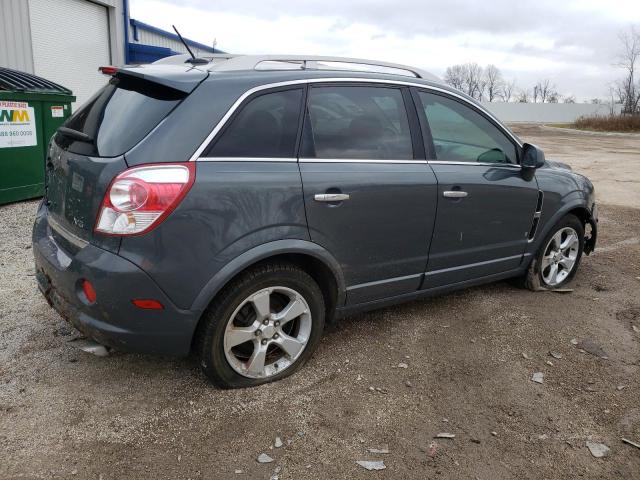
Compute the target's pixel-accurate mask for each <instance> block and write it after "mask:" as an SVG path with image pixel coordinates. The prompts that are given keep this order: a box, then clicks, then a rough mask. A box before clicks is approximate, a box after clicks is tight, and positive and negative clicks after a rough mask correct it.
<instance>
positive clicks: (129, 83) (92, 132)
mask: <svg viewBox="0 0 640 480" xmlns="http://www.w3.org/2000/svg"><path fill="white" fill-rule="evenodd" d="M186 96H187V94H186V93H184V92H180V91H178V90H175V89H173V88H169V87H165V86H163V85H159V84H157V83H154V82H150V81H147V80H143V79H140V78H136V77H129V76H122V77H114V78H112V79H111V80H110V81H109V83H108V84H107V85H106V86H105V87H104V88H103V89H102V90H100V91H99V92H98V93H96V94H95V95H94V96H93V97H92V98H91V99H90V100H89V101H88V102H87V103H86V104H84V105H83V106H82V107H81V108H80V110H78V111H77V112H76V113H75V114H74V115H73V116H72V117H71V118H69V120H68V121H67V122H66V123H65V125H64V126H65V127H66V128H68V129H71V130H75V131H77V132H80V133H82V134H85V135H88V136H89V137H90V138H91V140H85V141H79V140H78V139H77V138H73V135H67V134H60V133H58V135H57V137H56V141H57V143H58V144H59V145H61V146H63V147H65V148H68V149H69V150H70V151H72V152H75V153H80V154H83V155H92V156H99V157H115V156H118V155H122V154H123V153H125V152H126V151H127V150H129V149H130V148H131V147H133V146H135V145H136V144H137V143H138V142H140V140H142V139H143V138H144V137H145V136H146V135H147V134H148V133H149V132H150V131H151V130H153V128H154V127H155V126H156V125H158V124H159V123H160V121H162V119H163V118H165V117H166V116H167V115H168V114H169V113H170V112H171V110H173V108H175V106H176V105H178V103H180V101H181V100H182V99H184V98H185V97H186Z"/></svg>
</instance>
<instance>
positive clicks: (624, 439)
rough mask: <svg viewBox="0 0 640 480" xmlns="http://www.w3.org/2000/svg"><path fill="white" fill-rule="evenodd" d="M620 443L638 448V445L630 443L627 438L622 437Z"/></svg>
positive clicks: (639, 444) (639, 445)
mask: <svg viewBox="0 0 640 480" xmlns="http://www.w3.org/2000/svg"><path fill="white" fill-rule="evenodd" d="M622 441H623V442H624V443H627V444H629V445H631V446H633V447H636V448H640V443H636V442H632V441H631V440H629V439H628V438H624V437H623V438H622Z"/></svg>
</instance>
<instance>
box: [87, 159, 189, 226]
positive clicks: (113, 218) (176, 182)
mask: <svg viewBox="0 0 640 480" xmlns="http://www.w3.org/2000/svg"><path fill="white" fill-rule="evenodd" d="M194 180H195V164H194V163H192V162H191V163H182V164H162V165H149V166H145V167H136V168H131V169H129V170H125V171H124V172H122V173H121V174H120V175H118V176H117V177H116V178H115V179H114V180H113V182H112V183H111V185H110V186H109V189H108V190H107V192H106V193H105V196H104V199H103V200H102V207H101V208H100V213H99V214H98V221H97V223H96V227H95V230H96V232H100V233H105V234H107V235H140V234H143V233H146V232H148V231H150V230H151V229H152V228H154V227H156V226H157V225H159V224H160V223H161V222H162V220H164V219H165V218H166V217H167V216H168V215H169V214H170V213H171V212H172V211H173V210H174V209H175V208H176V207H177V206H178V204H179V203H180V201H181V200H182V199H183V198H184V196H185V195H186V194H187V192H188V191H189V189H190V188H191V185H193V181H194Z"/></svg>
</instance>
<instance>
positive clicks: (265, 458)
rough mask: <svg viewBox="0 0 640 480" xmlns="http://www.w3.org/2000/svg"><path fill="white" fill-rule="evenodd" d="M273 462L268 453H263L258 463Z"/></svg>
mask: <svg viewBox="0 0 640 480" xmlns="http://www.w3.org/2000/svg"><path fill="white" fill-rule="evenodd" d="M271 462H273V458H271V457H270V456H269V455H267V454H266V453H261V454H260V455H258V463H271Z"/></svg>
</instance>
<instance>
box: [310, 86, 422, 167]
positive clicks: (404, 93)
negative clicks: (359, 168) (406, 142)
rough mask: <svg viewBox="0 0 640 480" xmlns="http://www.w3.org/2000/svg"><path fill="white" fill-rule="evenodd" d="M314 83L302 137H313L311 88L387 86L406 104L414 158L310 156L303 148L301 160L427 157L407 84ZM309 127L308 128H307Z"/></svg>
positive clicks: (408, 161) (408, 160)
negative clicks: (307, 134) (397, 91)
mask: <svg viewBox="0 0 640 480" xmlns="http://www.w3.org/2000/svg"><path fill="white" fill-rule="evenodd" d="M314 83H315V84H313V85H308V87H307V95H306V100H307V103H306V104H305V111H304V115H305V118H304V120H305V122H304V125H303V131H302V132H301V138H302V136H304V135H305V133H306V132H311V136H312V138H313V133H312V132H313V129H312V127H311V126H310V125H311V116H310V113H309V97H310V96H311V95H310V92H311V89H313V88H332V87H334V88H335V87H347V88H357V87H366V88H386V89H392V90H399V91H400V95H401V98H402V103H403V105H404V110H405V114H406V116H407V125H408V126H409V137H410V139H411V156H412V158H406V159H362V158H353V159H349V158H340V157H335V158H333V157H331V158H329V157H311V156H308V155H309V152H308V151H307V152H302V151H301V148H300V149H299V150H298V158H299V160H300V161H303V160H304V161H305V163H306V162H309V163H311V162H310V161H311V160H324V162H317V163H348V162H349V161H350V160H355V161H356V162H354V163H385V162H388V163H413V162H415V161H418V160H425V159H426V157H425V155H424V143H423V140H422V132H421V130H420V125H419V124H418V122H417V121H416V117H415V116H416V115H417V112H416V111H415V108H416V107H415V105H414V104H413V101H412V99H411V98H410V97H409V91H408V88H407V87H406V86H405V85H395V84H387V83H375V84H372V83H371V82H369V81H362V82H340V81H332V82H326V83H325V82H314ZM307 129H308V130H307ZM300 143H301V144H300V147H302V140H301V142H300ZM332 160H336V162H332Z"/></svg>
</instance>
